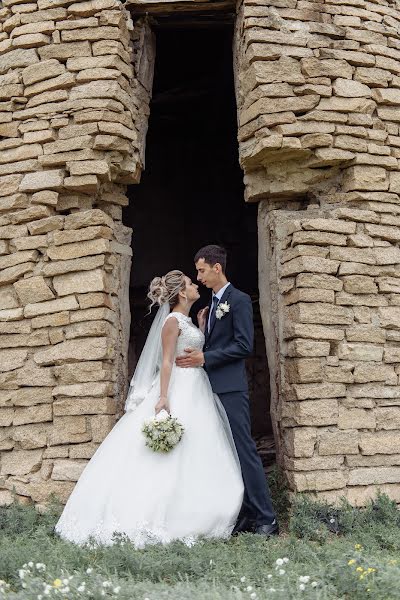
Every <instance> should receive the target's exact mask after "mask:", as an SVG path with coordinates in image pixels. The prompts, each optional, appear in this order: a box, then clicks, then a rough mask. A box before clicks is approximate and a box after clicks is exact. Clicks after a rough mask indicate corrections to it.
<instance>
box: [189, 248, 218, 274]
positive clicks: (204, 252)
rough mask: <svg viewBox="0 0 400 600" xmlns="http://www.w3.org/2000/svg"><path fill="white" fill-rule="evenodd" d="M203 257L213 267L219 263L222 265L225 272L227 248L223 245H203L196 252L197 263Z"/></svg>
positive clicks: (195, 259)
mask: <svg viewBox="0 0 400 600" xmlns="http://www.w3.org/2000/svg"><path fill="white" fill-rule="evenodd" d="M201 258H203V259H204V262H206V263H207V264H208V265H211V266H212V267H213V266H214V265H215V264H217V263H219V264H220V265H221V267H222V271H223V273H225V269H226V250H225V248H222V246H216V245H215V244H210V245H209V246H203V248H200V250H198V252H196V254H195V257H194V262H195V263H197V261H198V260H200V259H201Z"/></svg>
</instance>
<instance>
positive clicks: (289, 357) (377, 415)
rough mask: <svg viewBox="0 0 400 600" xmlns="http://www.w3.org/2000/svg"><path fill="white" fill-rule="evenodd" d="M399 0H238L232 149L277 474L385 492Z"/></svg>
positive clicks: (394, 323) (398, 259) (311, 486)
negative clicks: (247, 229)
mask: <svg viewBox="0 0 400 600" xmlns="http://www.w3.org/2000/svg"><path fill="white" fill-rule="evenodd" d="M399 32H400V10H399V9H398V5H397V3H395V2H391V1H386V0H377V1H376V2H373V3H372V2H368V1H364V0H359V1H357V3H354V2H350V0H349V2H348V3H347V2H345V1H343V2H340V3H338V2H336V0H325V2H323V3H321V2H318V1H309V2H304V1H303V0H264V1H260V2H254V1H252V0H244V2H243V3H242V4H241V5H240V6H239V10H238V20H237V30H236V42H235V55H236V57H235V60H236V67H237V73H236V90H237V100H238V120H239V141H240V159H241V164H242V166H243V169H244V171H245V183H246V197H247V200H248V201H260V211H259V239H260V295H261V306H262V312H263V320H264V329H265V334H266V340H267V352H268V361H269V368H270V372H271V388H272V396H273V398H272V407H273V413H272V414H273V420H274V427H275V432H276V436H277V446H278V451H279V461H280V464H281V465H282V466H283V467H284V469H285V472H286V475H287V480H288V482H289V485H290V489H291V490H293V491H301V492H303V491H306V492H309V493H312V494H316V495H317V496H319V497H323V498H326V499H327V500H329V501H337V500H338V498H339V497H341V496H345V497H346V498H347V499H348V500H349V501H350V502H351V503H352V504H356V505H362V504H364V503H365V502H366V501H367V499H369V498H370V497H373V496H374V495H375V494H376V492H377V489H378V488H380V489H381V490H382V491H384V492H386V493H388V494H389V496H391V497H392V498H394V499H395V500H396V501H397V502H400V392H399V390H400V387H399V374H400V343H399V342H400V334H399V327H400V325H399V323H400V308H399V307H400V247H399V243H400V233H399V225H400V195H399V194H400V175H399V159H400V152H399V148H400V143H399V142H400V135H399V117H398V114H399V107H400V89H399V88H400V79H399V74H400V33H399Z"/></svg>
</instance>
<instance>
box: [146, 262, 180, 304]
mask: <svg viewBox="0 0 400 600" xmlns="http://www.w3.org/2000/svg"><path fill="white" fill-rule="evenodd" d="M185 288H186V280H185V274H184V273H182V271H177V270H174V271H169V272H168V273H167V274H166V275H163V277H154V279H152V280H151V282H150V286H149V292H148V294H147V297H148V298H149V300H150V301H151V304H150V310H151V309H152V308H153V306H154V305H155V304H158V305H159V306H162V305H163V304H166V303H167V302H168V303H169V306H170V308H171V309H172V308H175V306H176V305H177V304H178V302H179V292H181V291H183V290H184V289H185Z"/></svg>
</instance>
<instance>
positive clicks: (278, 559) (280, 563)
mask: <svg viewBox="0 0 400 600" xmlns="http://www.w3.org/2000/svg"><path fill="white" fill-rule="evenodd" d="M275 563H276V565H277V566H278V567H281V566H282V565H283V563H284V560H283V558H277V559H276V561H275Z"/></svg>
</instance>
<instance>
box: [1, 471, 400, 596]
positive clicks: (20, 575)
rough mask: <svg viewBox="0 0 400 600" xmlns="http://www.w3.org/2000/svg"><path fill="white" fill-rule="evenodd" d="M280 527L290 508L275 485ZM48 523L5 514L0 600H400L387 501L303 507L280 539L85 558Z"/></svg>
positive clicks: (399, 532)
mask: <svg viewBox="0 0 400 600" xmlns="http://www.w3.org/2000/svg"><path fill="white" fill-rule="evenodd" d="M271 487H272V489H273V490H274V496H275V499H276V502H275V504H276V506H277V507H278V508H279V512H280V518H281V520H282V519H284V518H285V515H286V518H287V517H288V504H287V500H286V496H285V494H282V493H278V492H279V490H282V489H283V488H282V486H281V481H280V478H279V477H278V475H276V474H275V476H274V477H272V485H271ZM57 516H58V509H57V508H55V507H53V508H52V510H50V511H49V512H48V513H46V514H38V513H37V512H36V511H35V510H34V509H33V508H30V507H21V506H18V505H17V504H15V505H13V506H11V507H8V508H1V509H0V579H1V580H3V583H0V598H1V599H2V600H3V598H4V599H7V600H11V599H12V600H17V599H21V600H22V599H24V600H31V599H32V600H44V599H45V598H66V599H68V600H75V598H93V599H99V600H100V598H117V597H118V598H121V599H123V600H146V599H149V600H164V599H165V600H189V599H190V600H244V599H246V600H255V599H257V600H264V599H269V598H276V599H279V600H289V599H292V598H295V599H297V598H304V599H310V598H313V599H318V600H322V599H324V600H325V599H326V600H328V599H329V600H331V599H332V600H333V599H351V600H361V599H362V600H365V598H372V599H373V600H391V599H400V585H399V582H400V560H399V561H398V557H400V512H399V511H398V509H397V507H396V505H395V504H394V503H393V502H391V501H390V500H389V498H387V497H386V496H384V495H382V496H379V497H378V498H377V500H375V501H374V502H371V503H370V504H369V505H368V506H367V507H366V508H365V509H362V510H360V509H354V508H352V507H350V506H349V505H348V504H346V503H343V504H342V506H340V508H333V507H329V506H328V505H326V504H321V503H315V502H311V501H310V500H308V499H306V498H302V497H298V499H297V501H296V502H295V504H294V506H293V507H292V510H291V514H290V518H289V519H288V520H287V521H286V525H285V532H284V533H283V535H281V536H280V537H279V538H273V539H271V540H264V539H263V538H261V537H260V536H254V535H251V534H246V535H241V536H238V537H236V538H232V539H230V540H228V541H206V540H205V541H201V542H199V543H198V544H196V545H195V546H194V547H192V548H188V547H186V546H185V545H183V544H181V543H174V544H171V545H169V546H164V547H163V546H152V547H148V548H146V549H144V550H134V549H133V548H132V546H131V545H130V544H129V543H126V542H124V540H122V539H119V540H118V541H117V542H116V544H115V545H113V546H112V547H99V546H93V547H86V548H81V547H77V546H74V545H72V544H69V543H66V542H63V541H61V540H60V539H59V538H58V537H56V536H55V535H54V533H53V527H54V524H55V522H56V520H57Z"/></svg>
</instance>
